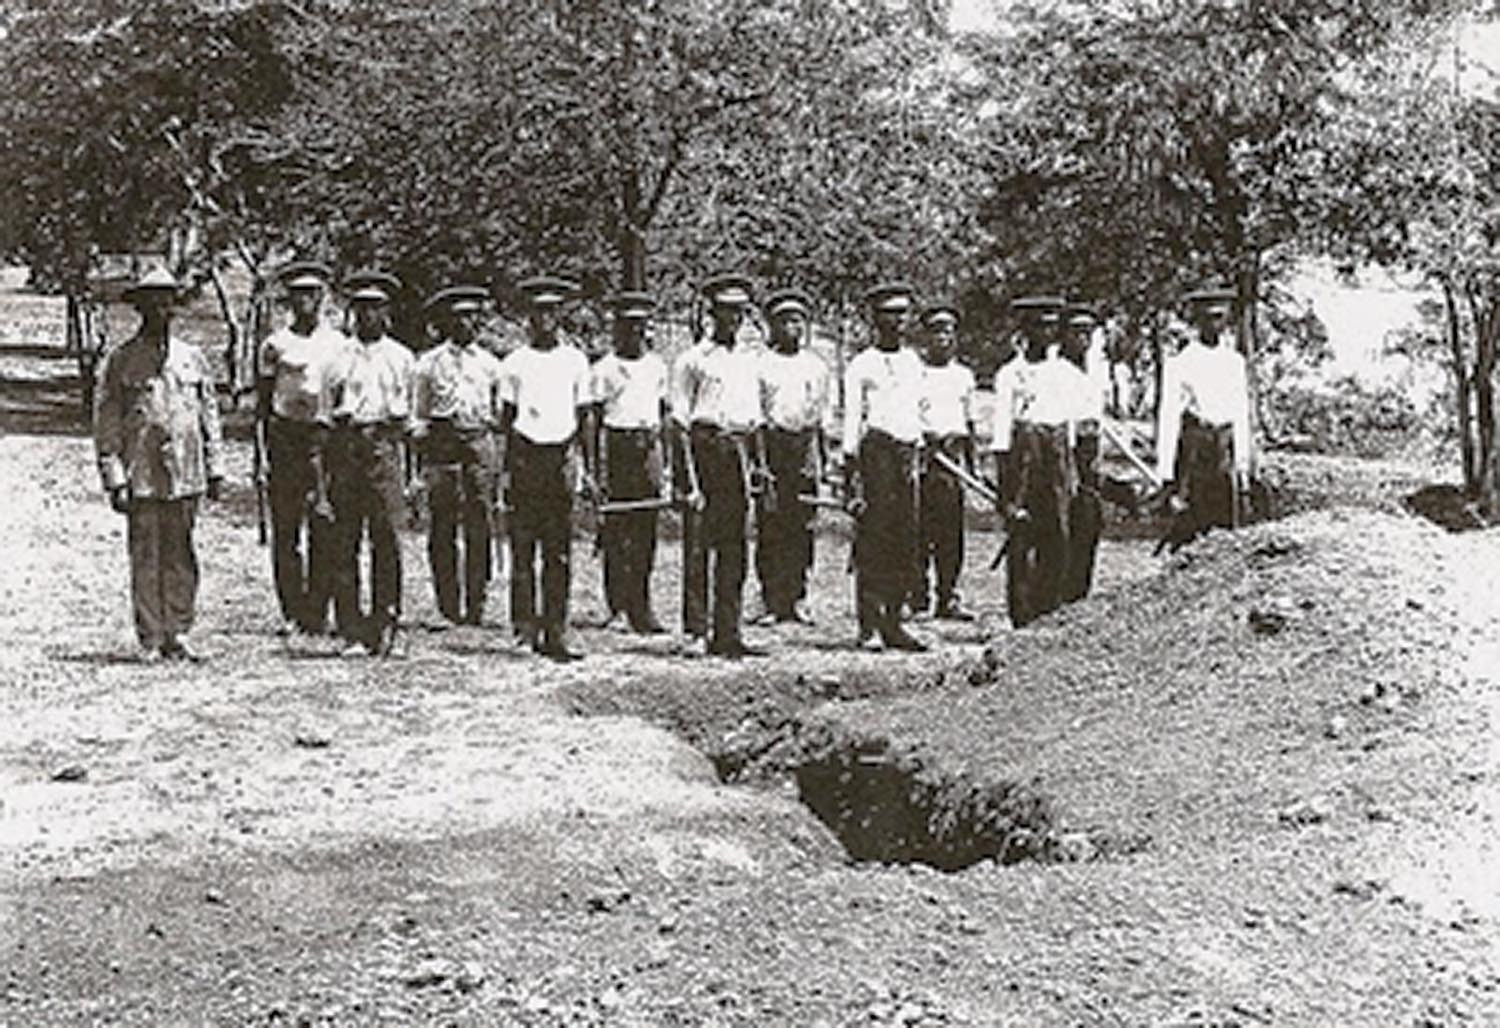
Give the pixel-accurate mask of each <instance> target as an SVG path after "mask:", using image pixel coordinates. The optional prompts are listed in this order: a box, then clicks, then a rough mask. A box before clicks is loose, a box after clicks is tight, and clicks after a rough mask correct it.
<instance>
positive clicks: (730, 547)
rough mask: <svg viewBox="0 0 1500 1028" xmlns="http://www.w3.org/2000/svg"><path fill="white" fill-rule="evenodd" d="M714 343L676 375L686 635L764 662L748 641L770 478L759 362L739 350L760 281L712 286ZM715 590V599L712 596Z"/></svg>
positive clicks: (725, 653)
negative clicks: (759, 504)
mask: <svg viewBox="0 0 1500 1028" xmlns="http://www.w3.org/2000/svg"><path fill="white" fill-rule="evenodd" d="M703 295H704V296H705V297H706V299H707V300H708V303H709V309H710V313H711V316H712V319H713V330H712V335H711V336H710V338H708V339H704V340H702V341H700V342H698V343H697V344H695V345H694V346H692V347H691V348H689V349H688V350H686V351H684V352H683V353H682V355H681V356H679V357H678V358H677V362H676V364H675V366H674V367H673V369H672V382H673V394H674V395H673V399H672V405H671V406H672V417H673V419H674V425H675V428H676V433H675V434H676V436H677V444H676V447H675V449H676V452H677V454H678V457H679V461H678V466H679V467H680V468H681V469H682V470H681V474H680V476H679V480H678V491H679V494H680V495H684V496H686V498H687V508H688V509H687V510H686V512H685V515H684V518H683V539H682V548H683V574H682V619H683V628H684V629H685V630H686V632H687V634H688V636H689V637H690V638H691V639H692V640H693V641H692V643H691V645H692V646H693V647H694V648H695V649H696V647H697V646H698V645H700V644H701V645H702V646H703V649H704V652H706V653H709V654H712V655H715V656H720V657H728V658H730V659H731V660H735V659H739V658H741V657H745V656H756V655H758V651H756V650H754V649H752V648H751V647H749V646H746V645H745V642H744V640H743V638H742V637H741V634H740V616H741V603H742V600H743V593H744V585H745V566H746V552H745V534H746V519H747V518H748V516H749V504H750V502H751V498H752V496H753V494H754V493H755V491H756V488H757V479H758V478H759V477H760V476H761V475H763V468H764V463H763V456H762V454H763V451H762V450H761V446H762V443H761V441H760V431H759V429H760V425H761V413H760V388H759V383H760V379H759V361H758V359H757V356H756V354H755V353H754V352H752V351H750V350H747V349H746V348H744V347H743V346H740V345H739V339H738V337H739V329H740V325H741V323H742V321H743V320H744V317H745V309H746V308H747V307H748V306H749V304H750V282H749V280H748V279H746V278H745V277H744V276H741V275H719V276H716V277H714V278H711V279H709V280H708V281H707V282H705V283H704V284H703ZM710 582H712V593H711V594H710V589H709V586H710Z"/></svg>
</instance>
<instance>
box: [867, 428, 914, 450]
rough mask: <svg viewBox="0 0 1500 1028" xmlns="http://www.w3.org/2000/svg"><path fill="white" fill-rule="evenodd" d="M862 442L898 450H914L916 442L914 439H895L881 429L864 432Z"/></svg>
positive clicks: (870, 429)
mask: <svg viewBox="0 0 1500 1028" xmlns="http://www.w3.org/2000/svg"><path fill="white" fill-rule="evenodd" d="M863 441H864V442H867V443H875V444H877V445H880V446H890V447H894V448H895V449H898V450H915V449H916V448H917V441H916V440H915V439H911V440H907V439H897V438H896V437H895V436H893V435H891V434H890V433H889V432H887V431H886V430H885V429H883V428H869V429H866V430H865V437H864V440H863Z"/></svg>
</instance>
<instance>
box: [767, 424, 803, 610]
mask: <svg viewBox="0 0 1500 1028" xmlns="http://www.w3.org/2000/svg"><path fill="white" fill-rule="evenodd" d="M765 446H766V463H767V464H768V465H769V466H770V469H771V475H772V477H773V478H774V479H775V481H774V483H773V485H772V487H771V490H770V492H769V494H768V495H767V496H765V497H763V498H762V501H761V503H760V504H759V505H758V506H757V509H756V527H755V538H756V543H755V574H756V577H757V578H759V579H760V591H761V599H762V600H763V601H764V602H765V605H766V610H767V611H769V612H770V613H771V614H774V615H775V616H777V617H779V618H787V617H791V615H792V610H793V608H794V607H795V606H796V604H797V601H799V600H801V599H803V598H804V597H806V596H807V575H808V572H809V571H810V570H811V569H812V563H813V533H812V520H813V513H814V512H813V508H812V507H811V506H809V505H808V504H806V503H803V502H802V501H801V500H799V499H798V498H797V497H798V496H799V495H801V494H803V493H813V492H816V491H817V487H818V479H817V470H818V451H817V448H818V434H817V432H816V431H814V430H812V429H806V430H803V431H792V430H789V429H784V428H770V429H767V430H766V433H765Z"/></svg>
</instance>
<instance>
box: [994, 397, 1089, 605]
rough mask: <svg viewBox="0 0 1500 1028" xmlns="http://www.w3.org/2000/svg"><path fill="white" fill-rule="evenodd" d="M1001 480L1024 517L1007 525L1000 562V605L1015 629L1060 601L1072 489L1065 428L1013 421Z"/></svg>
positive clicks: (1074, 482)
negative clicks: (1003, 563)
mask: <svg viewBox="0 0 1500 1028" xmlns="http://www.w3.org/2000/svg"><path fill="white" fill-rule="evenodd" d="M1005 484H1006V496H1007V498H1009V499H1010V500H1011V502H1013V503H1015V504H1016V505H1017V506H1018V507H1019V508H1020V509H1021V510H1023V511H1024V512H1025V513H1026V515H1027V516H1026V518H1025V519H1023V520H1018V521H1016V522H1015V523H1014V524H1013V525H1011V536H1010V553H1009V556H1008V558H1007V560H1006V583H1005V586H1006V587H1005V592H1006V603H1007V606H1008V607H1009V609H1010V620H1011V623H1012V624H1013V625H1015V626H1016V627H1017V628H1019V627H1021V626H1022V625H1026V624H1030V623H1031V622H1032V621H1034V620H1036V619H1037V618H1039V617H1041V616H1042V615H1043V614H1046V613H1048V612H1049V611H1053V610H1056V609H1057V607H1058V606H1059V605H1060V604H1061V602H1062V595H1063V582H1064V579H1065V577H1066V575H1067V567H1068V547H1069V544H1068V538H1069V514H1070V513H1071V508H1072V502H1073V494H1074V491H1075V489H1076V488H1077V475H1076V472H1075V470H1074V466H1073V454H1072V447H1071V446H1070V445H1069V444H1068V430H1067V426H1065V425H1034V424H1029V423H1026V422H1018V423H1017V424H1016V428H1015V438H1014V441H1013V443H1012V447H1011V451H1010V466H1009V468H1008V469H1007V471H1006V483H1005Z"/></svg>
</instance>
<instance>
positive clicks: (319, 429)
mask: <svg viewBox="0 0 1500 1028" xmlns="http://www.w3.org/2000/svg"><path fill="white" fill-rule="evenodd" d="M332 277H333V273H332V272H331V271H330V270H329V269H328V267H327V265H324V264H320V263H318V262H316V261H296V262H293V263H292V264H288V265H287V266H286V267H285V268H283V269H282V272H281V282H282V286H283V288H284V289H285V290H286V295H287V304H288V306H290V307H291V311H292V320H291V323H290V324H289V325H287V326H286V327H285V328H282V329H280V330H279V331H276V332H273V333H272V334H271V335H270V336H269V337H268V338H267V339H266V341H265V342H264V343H262V344H261V348H260V361H259V364H260V367H259V380H258V383H257V384H258V387H259V388H258V390H257V394H258V395H257V399H258V401H259V405H258V415H259V419H258V420H259V424H258V425H257V429H258V430H259V431H261V432H262V433H263V439H264V442H265V448H266V455H267V457H268V463H269V465H270V467H269V473H268V475H267V492H268V493H269V494H270V497H269V498H270V508H271V570H272V576H273V578H274V580H275V583H276V599H277V602H278V604H279V605H280V608H281V626H280V629H279V634H281V635H291V634H293V633H294V632H305V633H307V634H309V635H322V634H323V633H324V632H326V631H327V630H328V608H329V605H330V603H331V601H332V599H333V572H334V566H335V562H334V553H335V543H334V528H333V506H332V503H331V502H330V500H329V492H328V476H327V474H326V469H325V468H324V451H325V450H326V448H327V441H328V440H327V435H328V427H327V424H328V416H329V411H328V410H327V400H328V396H329V388H330V376H331V375H332V374H333V373H334V371H335V369H336V368H337V367H338V366H339V362H340V361H342V360H343V359H345V358H346V356H347V354H346V349H347V347H348V346H349V345H350V342H349V340H348V339H347V338H346V337H345V336H344V335H343V333H341V332H338V331H336V330H335V329H333V328H331V327H329V326H327V325H324V324H322V322H321V320H320V318H319V313H320V311H321V310H322V306H323V293H324V289H325V288H326V286H327V284H328V282H329V280H330V279H331V278H332ZM304 545H305V547H306V549H305V556H304Z"/></svg>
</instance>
